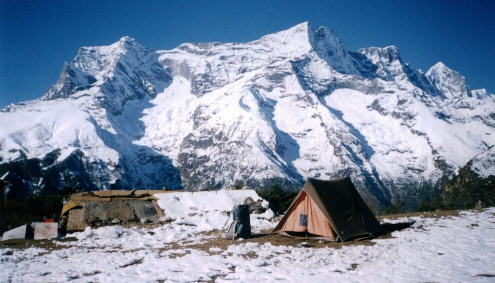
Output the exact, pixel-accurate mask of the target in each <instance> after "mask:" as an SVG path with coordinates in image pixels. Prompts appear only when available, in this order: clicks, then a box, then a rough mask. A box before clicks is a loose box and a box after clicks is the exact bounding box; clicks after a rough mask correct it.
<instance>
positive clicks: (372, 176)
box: [0, 23, 495, 205]
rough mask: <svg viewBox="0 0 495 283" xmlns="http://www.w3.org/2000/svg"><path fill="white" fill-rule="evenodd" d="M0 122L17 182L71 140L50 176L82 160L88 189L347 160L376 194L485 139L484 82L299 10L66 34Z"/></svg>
mask: <svg viewBox="0 0 495 283" xmlns="http://www.w3.org/2000/svg"><path fill="white" fill-rule="evenodd" d="M0 121H1V123H2V127H1V128H0V157H1V162H2V163H3V164H0V169H2V168H3V171H2V172H6V171H8V170H9V168H10V167H9V166H8V164H12V163H13V162H22V160H32V159H36V160H37V161H36V162H38V165H37V166H38V167H39V169H38V171H39V172H40V174H34V175H32V176H31V177H30V179H29V180H28V181H27V182H28V183H29V186H27V187H29V188H30V190H33V191H39V190H43V186H45V185H44V183H46V180H44V178H47V177H46V176H44V175H43V172H44V170H48V169H49V168H51V167H53V166H54V165H56V164H60V163H61V162H64V160H66V159H67V158H68V157H72V158H73V159H74V154H76V153H77V156H78V158H76V159H75V160H76V161H74V162H72V163H77V164H78V166H76V167H77V169H74V168H71V167H70V166H62V167H61V168H64V169H60V170H59V171H57V172H58V175H59V176H60V180H61V181H60V182H59V183H58V186H61V187H63V186H64V182H63V180H65V179H67V178H68V177H70V178H72V179H77V178H78V177H79V176H82V175H84V176H86V177H85V178H86V179H85V180H86V181H85V183H84V184H87V183H90V184H92V186H94V187H96V188H101V189H105V188H111V187H120V188H133V187H139V188H160V187H162V186H168V187H170V188H174V189H175V188H180V187H183V188H186V189H190V190H200V189H211V188H221V187H225V186H229V185H233V184H247V185H249V186H252V187H266V186H270V185H272V184H275V183H278V184H283V185H284V186H286V187H298V186H299V185H300V184H302V183H303V181H304V179H305V178H307V177H314V178H321V179H329V178H335V177H341V176H343V175H347V174H351V175H352V177H353V180H354V181H355V182H356V183H357V184H358V187H359V188H360V191H361V192H362V193H364V195H365V198H367V199H368V200H369V201H372V202H375V203H376V204H382V205H386V204H389V203H390V202H391V201H393V200H394V199H404V198H406V199H411V200H414V199H417V197H418V196H417V193H418V192H425V191H426V192H427V191H429V190H431V188H433V187H435V186H438V184H439V182H440V180H442V179H445V178H449V177H451V176H453V175H454V174H455V173H456V172H457V171H458V170H459V169H460V168H461V167H463V166H464V165H465V164H466V163H467V162H468V161H469V160H470V159H471V158H473V156H475V155H477V154H478V153H480V152H482V151H484V150H486V149H487V148H488V147H489V146H491V145H493V144H495V96H493V95H489V94H487V93H486V91H485V90H470V89H469V87H468V84H467V83H466V80H465V79H464V77H462V76H461V75H460V74H458V73H457V72H455V71H453V70H451V69H449V68H448V67H447V66H445V65H444V64H443V63H441V62H439V63H437V64H435V65H434V66H433V67H431V69H430V70H428V71H427V72H426V73H423V72H422V71H420V70H417V69H414V68H413V67H411V66H410V65H409V64H407V63H405V62H404V61H403V59H402V58H401V56H400V53H399V50H398V49H397V48H396V47H394V46H388V47H384V48H378V47H369V48H363V49H359V50H357V51H356V52H353V51H349V50H347V49H346V47H345V46H344V45H343V43H342V41H341V40H340V39H339V38H338V37H337V35H335V33H334V32H332V31H331V30H329V29H328V28H325V27H320V28H318V29H316V30H312V29H311V27H310V25H309V24H308V23H301V24H299V25H296V26H294V27H292V28H290V29H288V30H285V31H281V32H277V33H274V34H269V35H266V36H264V37H262V38H260V39H258V40H255V41H252V42H247V43H218V42H213V43H184V44H182V45H180V46H178V47H177V48H175V49H172V50H160V51H154V50H150V49H148V48H146V47H144V46H142V45H141V44H139V43H138V42H137V41H136V40H135V39H132V38H130V37H122V38H121V39H120V40H119V41H118V42H116V43H114V44H111V45H108V46H99V47H82V48H81V49H80V50H79V52H78V54H77V55H76V57H75V58H74V60H73V61H71V62H68V63H65V64H64V66H63V68H62V71H61V74H60V77H59V79H58V81H57V82H56V83H55V84H54V85H53V86H52V87H51V88H50V89H49V90H48V91H47V92H46V93H45V94H44V95H43V96H42V97H41V98H40V99H37V100H33V101H28V102H24V103H19V104H15V105H9V106H8V107H6V108H5V109H4V110H3V111H2V112H0ZM50 153H51V155H50V156H51V157H52V158H51V159H50V162H48V163H47V162H44V161H43V160H44V159H45V157H46V156H47V154H50ZM2 166H3V167H2ZM81 168H82V169H81ZM2 172H0V173H2ZM83 173H84V174H83ZM11 175H13V174H11ZM52 175H54V174H52ZM12 178H13V177H12ZM24 183H26V181H25V182H24ZM83 189H94V188H87V185H85V187H84V188H83ZM411 197H412V198H411Z"/></svg>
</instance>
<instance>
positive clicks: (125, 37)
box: [119, 35, 137, 43]
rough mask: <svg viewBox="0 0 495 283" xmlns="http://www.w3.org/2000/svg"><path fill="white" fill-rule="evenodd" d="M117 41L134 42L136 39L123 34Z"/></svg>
mask: <svg viewBox="0 0 495 283" xmlns="http://www.w3.org/2000/svg"><path fill="white" fill-rule="evenodd" d="M119 42H130V43H135V42H137V40H136V39H135V38H133V37H130V36H128V35H124V36H122V37H121V38H120V39H119Z"/></svg>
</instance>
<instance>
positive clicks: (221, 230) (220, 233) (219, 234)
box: [215, 206, 235, 242]
mask: <svg viewBox="0 0 495 283" xmlns="http://www.w3.org/2000/svg"><path fill="white" fill-rule="evenodd" d="M234 208H235V206H234ZM233 210H234V209H232V211H233ZM232 211H231V212H230V214H233V213H232ZM229 219H230V215H229V217H227V220H226V221H225V224H223V227H222V229H220V232H218V235H217V238H216V239H215V242H216V241H217V240H218V239H219V238H220V236H221V235H222V233H223V231H224V230H225V226H227V223H229Z"/></svg>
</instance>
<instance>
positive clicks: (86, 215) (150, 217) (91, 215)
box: [61, 190, 170, 231]
mask: <svg viewBox="0 0 495 283" xmlns="http://www.w3.org/2000/svg"><path fill="white" fill-rule="evenodd" d="M168 192H170V191H163V190H132V191H124V190H106V191H93V192H83V193H77V194H73V195H71V196H70V199H69V201H68V202H67V203H66V204H65V205H64V206H63V208H62V213H61V226H64V227H66V231H81V230H84V229H85V228H86V227H88V226H89V227H96V226H103V225H112V224H129V223H141V224H144V223H157V222H159V220H160V218H162V217H163V216H164V214H163V211H162V210H161V209H160V208H159V206H158V205H157V204H156V200H157V198H156V197H155V196H154V195H155V194H159V193H168Z"/></svg>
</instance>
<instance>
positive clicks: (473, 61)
mask: <svg viewBox="0 0 495 283" xmlns="http://www.w3.org/2000/svg"><path fill="white" fill-rule="evenodd" d="M304 21H309V22H310V23H311V25H312V27H313V28H316V27H318V26H320V25H325V26H328V27H329V28H331V29H333V30H334V31H335V32H336V33H337V34H338V35H339V36H340V38H341V39H342V41H343V42H344V44H345V45H346V46H347V47H348V48H349V49H351V50H355V49H357V48H360V47H367V46H386V45H395V46H397V47H399V49H400V51H401V54H402V57H403V59H404V60H405V61H407V62H410V63H411V64H412V65H413V66H414V67H416V68H421V69H423V70H426V69H428V68H429V67H430V66H431V65H433V64H434V63H436V62H437V61H443V62H444V63H445V64H446V65H447V66H449V67H451V68H453V69H455V70H457V71H459V72H460V73H461V74H463V75H464V76H466V77H467V79H468V82H469V84H470V86H471V88H481V87H484V88H487V89H488V90H489V91H490V92H492V93H493V92H495V1H491V0H486V1H475V0H470V1H467V0H466V1H464V0H457V1H454V0H452V1H406V0H404V1H377V2H374V1H267V0H265V1H214V0H209V1H188V0H182V1H123V0H122V1H106V0H99V1H92V0H86V1H68V0H67V1H59V0H50V1H42V0H38V1H23V0H11V1H5V0H0V107H3V106H4V105H6V104H8V103H11V102H18V101H22V100H28V99H33V98H37V97H39V96H40V95H41V94H42V93H43V92H44V91H45V90H46V89H47V88H48V87H49V86H50V85H51V84H52V83H54V82H55V81H56V79H57V77H58V73H59V71H60V68H61V66H62V64H63V62H64V61H69V60H71V59H72V58H73V57H74V56H75V54H76V52H77V49H78V48H79V47H80V46H88V45H106V44H110V43H112V42H114V41H116V40H118V39H119V38H120V37H121V36H123V35H130V36H132V37H134V38H136V39H137V40H138V41H140V42H141V43H142V44H144V45H145V46H148V47H150V48H153V49H171V48H174V47H175V46H177V45H179V44H180V43H183V42H200V41H202V42H205V41H220V42H231V41H238V42H239V41H240V42H243V41H250V40H254V39H257V38H259V37H260V36H262V35H265V34H268V33H272V32H276V31H279V30H283V29H286V28H289V27H291V26H293V25H295V24H298V23H300V22H304Z"/></svg>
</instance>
